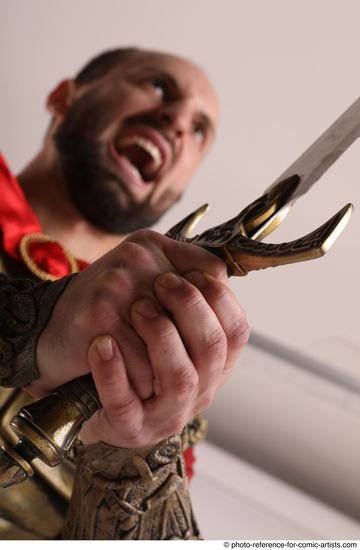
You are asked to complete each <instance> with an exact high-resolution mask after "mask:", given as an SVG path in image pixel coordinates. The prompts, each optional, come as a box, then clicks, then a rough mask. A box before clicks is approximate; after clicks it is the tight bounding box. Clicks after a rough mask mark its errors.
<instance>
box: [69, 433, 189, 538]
mask: <svg viewBox="0 0 360 550" xmlns="http://www.w3.org/2000/svg"><path fill="white" fill-rule="evenodd" d="M78 454H79V456H78V469H77V475H76V480H75V485H74V490H73V495H72V499H71V503H70V507H69V511H68V517H67V521H66V524H65V527H64V530H63V538H64V539H78V540H79V539H81V540H121V539H127V540H140V539H141V540H164V539H198V538H199V531H198V528H197V525H196V522H195V520H194V518H193V514H192V508H191V502H190V497H189V491H188V482H187V478H186V471H185V465H184V461H183V456H182V440H181V437H180V436H171V437H169V438H168V439H166V440H164V441H162V442H160V443H159V444H157V445H155V446H154V447H148V448H143V449H120V448H116V447H112V446H110V445H106V444H104V443H101V442H100V443H96V444H94V445H90V446H88V447H85V446H84V447H80V448H79V452H78Z"/></svg>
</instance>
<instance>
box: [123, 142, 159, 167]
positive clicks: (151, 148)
mask: <svg viewBox="0 0 360 550" xmlns="http://www.w3.org/2000/svg"><path fill="white" fill-rule="evenodd" d="M117 145H118V147H127V146H128V145H139V147H142V148H143V149H144V150H145V151H146V152H147V153H149V155H150V156H151V158H152V161H153V167H154V168H155V169H157V168H158V167H159V166H160V164H161V153H160V149H159V148H158V147H157V146H156V145H155V144H154V143H153V142H152V141H150V140H148V139H145V138H143V137H140V136H128V137H124V138H122V139H120V140H119V141H118V143H117Z"/></svg>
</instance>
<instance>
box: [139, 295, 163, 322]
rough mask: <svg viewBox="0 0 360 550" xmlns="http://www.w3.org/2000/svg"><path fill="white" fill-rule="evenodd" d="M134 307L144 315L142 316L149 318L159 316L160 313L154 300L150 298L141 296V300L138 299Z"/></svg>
mask: <svg viewBox="0 0 360 550" xmlns="http://www.w3.org/2000/svg"><path fill="white" fill-rule="evenodd" d="M133 309H134V311H135V313H138V314H139V315H142V317H146V318H147V319H154V317H158V315H159V313H160V312H159V311H158V309H157V307H156V306H155V304H154V302H152V301H151V300H149V299H148V298H141V300H138V301H137V302H136V303H135V304H134V308H133Z"/></svg>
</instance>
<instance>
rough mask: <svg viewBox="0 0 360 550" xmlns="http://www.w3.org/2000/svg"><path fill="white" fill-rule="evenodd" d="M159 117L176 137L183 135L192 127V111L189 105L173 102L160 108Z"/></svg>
mask: <svg viewBox="0 0 360 550" xmlns="http://www.w3.org/2000/svg"><path fill="white" fill-rule="evenodd" d="M159 119H160V122H161V124H162V125H163V126H164V128H166V129H167V130H170V131H172V132H173V133H174V134H175V137H181V136H182V135H184V134H186V133H187V132H188V131H189V130H190V128H191V124H192V113H191V109H190V108H189V106H188V105H186V104H184V103H172V104H171V105H170V104H169V105H164V106H163V107H162V108H161V109H160V112H159Z"/></svg>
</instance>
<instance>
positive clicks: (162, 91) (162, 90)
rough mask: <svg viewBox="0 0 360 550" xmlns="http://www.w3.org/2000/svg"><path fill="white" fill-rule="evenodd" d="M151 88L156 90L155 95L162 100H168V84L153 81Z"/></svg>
mask: <svg viewBox="0 0 360 550" xmlns="http://www.w3.org/2000/svg"><path fill="white" fill-rule="evenodd" d="M151 86H152V88H153V89H154V92H155V94H156V95H157V96H158V97H159V98H160V99H166V98H167V95H168V94H167V88H166V84H165V82H163V81H162V80H158V79H156V80H152V81H151Z"/></svg>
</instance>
